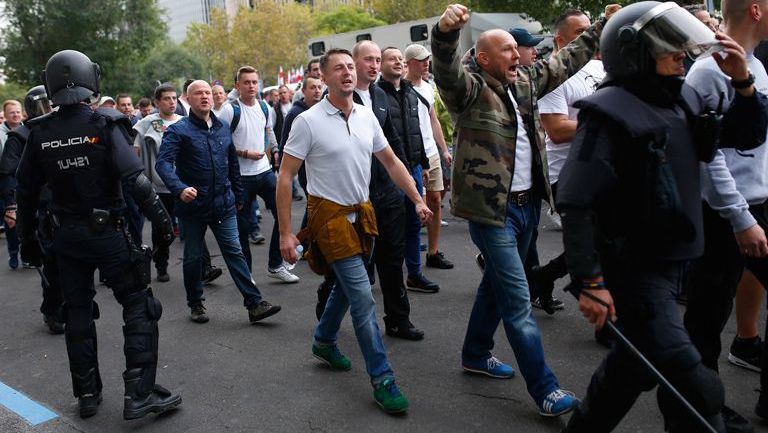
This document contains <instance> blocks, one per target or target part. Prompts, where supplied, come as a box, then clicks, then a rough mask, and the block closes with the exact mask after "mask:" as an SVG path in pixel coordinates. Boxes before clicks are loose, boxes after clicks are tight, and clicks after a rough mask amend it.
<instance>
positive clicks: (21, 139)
mask: <svg viewBox="0 0 768 433" xmlns="http://www.w3.org/2000/svg"><path fill="white" fill-rule="evenodd" d="M24 110H25V111H26V112H27V116H29V119H28V120H32V119H34V118H36V117H40V116H42V115H45V114H47V113H49V112H50V111H51V104H50V101H48V97H47V96H46V93H45V87H44V86H35V87H33V88H31V89H29V91H28V92H27V94H26V96H25V97H24ZM28 137H29V128H28V127H27V125H25V124H22V125H20V126H19V127H18V128H16V129H14V130H13V131H11V132H9V133H8V140H7V141H6V142H5V146H4V147H3V155H2V157H0V196H3V197H6V199H5V201H6V202H7V203H10V206H6V209H8V210H15V209H16V200H15V191H16V169H18V167H19V161H20V160H21V154H22V152H24V147H25V146H26V144H27V138H28ZM50 195H51V194H50V190H49V189H48V188H47V187H44V188H43V191H42V194H41V196H40V207H39V209H38V223H39V226H38V236H39V238H40V241H41V244H40V246H41V247H42V251H43V253H44V254H43V257H42V263H43V269H42V271H41V277H42V278H41V286H42V288H43V302H42V304H41V305H40V312H41V313H43V317H44V321H45V324H46V325H47V326H48V329H49V330H50V332H51V333H53V334H63V333H64V325H63V323H62V318H61V306H62V303H63V302H64V301H63V299H62V295H61V286H60V284H59V269H58V265H57V263H56V256H55V255H54V254H51V253H50V251H49V248H50V243H48V242H46V239H47V236H46V234H45V233H43V232H41V231H40V229H42V228H44V227H45V224H42V222H43V220H42V217H43V216H45V215H47V213H48V203H49V202H50Z"/></svg>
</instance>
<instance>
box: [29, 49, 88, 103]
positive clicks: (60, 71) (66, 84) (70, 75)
mask: <svg viewBox="0 0 768 433" xmlns="http://www.w3.org/2000/svg"><path fill="white" fill-rule="evenodd" d="M100 77H101V71H100V69H99V65H97V64H96V63H93V62H92V61H91V59H89V58H88V56H86V55H85V54H83V53H81V52H79V51H74V50H64V51H59V52H58V53H56V54H54V55H53V56H51V58H50V59H48V63H46V65H45V70H44V71H43V83H45V89H46V91H47V92H48V99H49V100H50V101H51V102H52V103H53V105H72V104H78V103H80V102H82V101H85V100H86V99H90V98H91V97H96V96H98V94H99V78H100Z"/></svg>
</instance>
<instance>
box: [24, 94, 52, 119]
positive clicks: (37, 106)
mask: <svg viewBox="0 0 768 433" xmlns="http://www.w3.org/2000/svg"><path fill="white" fill-rule="evenodd" d="M28 104H29V106H28V107H27V110H28V111H29V112H28V113H27V114H28V115H29V116H34V117H39V116H42V115H44V114H48V113H50V112H51V101H49V100H48V96H46V95H45V94H41V95H35V96H33V97H32V98H30V100H29V101H28Z"/></svg>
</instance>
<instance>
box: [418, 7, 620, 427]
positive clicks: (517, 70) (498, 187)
mask: <svg viewBox="0 0 768 433" xmlns="http://www.w3.org/2000/svg"><path fill="white" fill-rule="evenodd" d="M609 8H610V9H609ZM609 8H606V13H607V14H608V15H610V13H611V12H613V11H614V9H616V8H617V7H615V6H609ZM468 21H469V11H468V10H467V8H466V7H465V6H462V5H458V4H454V5H450V6H448V8H447V9H446V10H445V12H444V13H443V15H442V16H441V17H440V21H439V22H438V24H437V25H436V26H435V27H434V28H433V29H432V53H433V62H434V68H433V70H434V74H435V82H436V83H437V87H438V89H439V91H440V95H441V96H442V98H443V101H444V102H445V105H446V107H448V110H449V111H450V112H451V114H452V115H453V116H455V118H456V119H457V121H456V131H457V138H456V143H457V145H456V155H455V158H454V162H453V189H452V191H453V199H452V203H451V211H452V212H453V214H454V215H456V216H458V217H461V218H465V219H467V220H469V233H470V236H471V237H472V241H473V242H474V243H475V245H477V247H478V248H479V249H480V252H481V253H482V254H483V256H484V257H485V272H484V273H483V279H482V281H481V282H480V286H479V287H478V289H477V296H476V298H475V304H474V307H473V308H472V313H471V316H470V319H469V325H468V327H467V334H466V337H465V339H464V347H463V349H462V355H461V358H462V366H463V367H464V370H466V371H468V372H471V373H478V374H484V375H487V376H491V377H495V378H499V379H508V378H511V377H512V376H513V375H514V370H513V369H512V367H510V366H509V365H507V364H505V363H503V362H501V361H499V360H498V359H496V358H495V357H494V356H493V355H492V354H491V349H492V348H493V344H494V343H493V334H494V333H495V332H496V328H497V327H498V326H499V322H500V321H503V323H504V330H505V332H506V335H507V339H508V340H509V344H510V345H511V346H512V349H513V351H514V353H515V357H516V358H517V363H518V366H519V368H520V372H521V374H522V375H523V378H524V379H525V382H526V385H527V387H528V393H529V394H530V395H531V397H532V398H533V400H534V402H535V403H536V405H537V406H538V407H539V414H541V415H542V416H546V417H553V416H559V415H562V414H564V413H567V412H570V411H571V410H572V409H573V408H574V407H575V406H576V405H577V404H578V399H576V398H575V397H574V396H573V394H572V393H570V392H568V391H564V390H562V389H560V384H559V383H558V381H557V378H556V377H555V375H554V374H553V373H552V371H551V370H550V369H549V367H548V366H547V363H546V362H545V361H544V350H543V348H542V345H541V335H540V334H539V329H538V327H537V326H536V322H535V320H534V319H533V316H532V315H531V305H530V299H529V295H528V283H527V281H526V278H525V271H524V264H525V263H524V259H525V255H526V252H527V251H528V246H529V244H530V241H531V236H532V233H533V228H534V227H536V225H537V224H538V222H539V213H540V200H542V199H548V200H550V202H551V201H552V194H551V191H550V189H549V182H548V180H547V179H548V178H547V162H546V161H547V160H546V148H545V145H544V137H543V136H542V134H541V133H540V131H542V129H541V125H540V120H539V118H538V113H536V100H537V98H540V97H542V96H543V95H544V94H546V93H548V92H550V91H552V90H554V89H555V88H557V86H559V85H560V84H561V83H562V82H564V81H565V80H566V79H567V78H568V77H569V76H571V75H573V74H574V73H575V72H576V71H578V70H579V69H580V68H581V67H582V66H584V65H585V64H586V63H587V62H588V61H589V60H590V59H591V58H592V56H593V55H594V53H595V52H596V51H597V49H598V42H599V39H600V32H601V30H602V28H603V25H604V23H605V19H602V20H599V21H598V22H597V23H596V24H595V25H594V26H592V27H590V28H589V29H587V30H586V31H585V32H584V34H583V35H582V36H581V37H579V38H578V39H576V40H575V41H574V42H573V43H571V44H570V45H568V46H566V47H565V48H563V49H562V50H560V51H559V52H558V54H557V55H555V56H553V57H551V58H549V59H546V60H539V61H537V62H535V63H534V64H533V65H532V66H522V65H520V62H519V60H520V54H519V53H518V51H517V42H516V41H515V39H514V37H512V35H511V34H510V33H509V32H508V31H506V30H502V29H495V30H489V31H487V32H485V33H483V34H481V35H480V37H479V38H478V40H477V45H476V47H475V49H474V52H472V51H471V52H470V53H468V54H467V56H466V58H465V59H464V60H465V61H464V62H462V61H461V54H462V53H458V52H457V47H458V40H459V32H460V30H461V29H462V27H464V25H465V24H466V23H467V22H468Z"/></svg>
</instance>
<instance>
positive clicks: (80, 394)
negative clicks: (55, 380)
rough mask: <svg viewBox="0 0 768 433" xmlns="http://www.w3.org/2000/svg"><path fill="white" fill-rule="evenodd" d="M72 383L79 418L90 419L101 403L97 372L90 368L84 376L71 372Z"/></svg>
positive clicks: (95, 369) (99, 381) (99, 379)
mask: <svg viewBox="0 0 768 433" xmlns="http://www.w3.org/2000/svg"><path fill="white" fill-rule="evenodd" d="M72 383H73V384H74V387H75V396H76V397H77V406H78V408H79V410H80V418H90V417H92V416H94V415H96V412H97V411H98V410H99V404H100V403H101V377H100V376H99V370H98V369H97V368H91V369H89V370H88V371H86V372H85V373H84V374H78V373H75V372H73V373H72Z"/></svg>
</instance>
